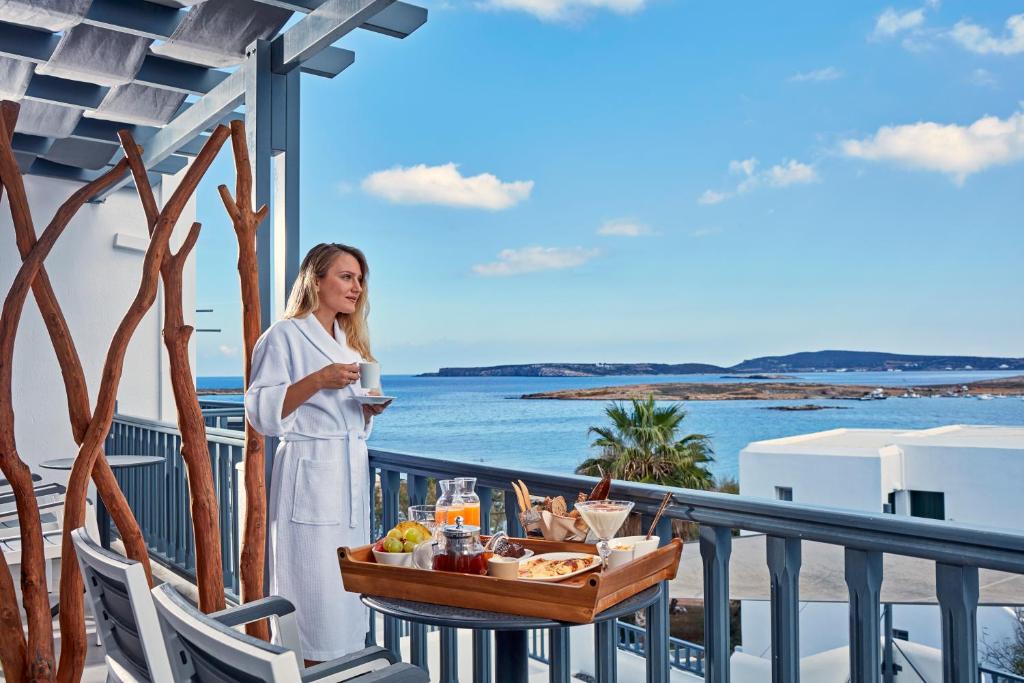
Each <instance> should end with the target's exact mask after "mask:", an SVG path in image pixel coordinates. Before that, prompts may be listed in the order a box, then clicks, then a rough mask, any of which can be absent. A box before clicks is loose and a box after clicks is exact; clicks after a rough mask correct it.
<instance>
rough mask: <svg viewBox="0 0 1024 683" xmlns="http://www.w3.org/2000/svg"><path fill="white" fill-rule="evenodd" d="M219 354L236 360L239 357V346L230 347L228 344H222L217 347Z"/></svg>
mask: <svg viewBox="0 0 1024 683" xmlns="http://www.w3.org/2000/svg"><path fill="white" fill-rule="evenodd" d="M217 353H219V354H220V355H222V356H226V357H227V358H234V357H236V356H237V355H238V347H237V346H228V345H227V344H221V345H220V346H218V347H217Z"/></svg>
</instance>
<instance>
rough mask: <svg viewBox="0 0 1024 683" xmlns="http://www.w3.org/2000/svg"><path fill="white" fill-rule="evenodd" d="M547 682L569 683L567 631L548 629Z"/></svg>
mask: <svg viewBox="0 0 1024 683" xmlns="http://www.w3.org/2000/svg"><path fill="white" fill-rule="evenodd" d="M548 641H549V645H548V662H549V663H548V681H549V683H569V677H570V675H571V673H572V672H571V671H570V669H571V661H570V659H571V654H570V650H569V629H568V628H552V629H548Z"/></svg>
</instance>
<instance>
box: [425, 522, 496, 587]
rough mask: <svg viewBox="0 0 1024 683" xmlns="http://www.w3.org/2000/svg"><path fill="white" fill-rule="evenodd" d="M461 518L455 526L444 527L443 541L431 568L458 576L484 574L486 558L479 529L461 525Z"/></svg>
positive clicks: (485, 571)
mask: <svg viewBox="0 0 1024 683" xmlns="http://www.w3.org/2000/svg"><path fill="white" fill-rule="evenodd" d="M462 522H463V519H462V517H461V516H459V517H456V518H455V524H449V525H447V526H445V527H444V529H443V530H442V533H443V534H444V541H443V543H442V545H441V547H440V548H438V550H437V552H436V554H435V555H434V561H433V568H434V569H436V570H438V571H443V572H458V573H460V574H486V573H487V557H486V553H485V552H484V546H483V544H482V543H481V542H480V527H478V526H473V525H467V524H463V523H462Z"/></svg>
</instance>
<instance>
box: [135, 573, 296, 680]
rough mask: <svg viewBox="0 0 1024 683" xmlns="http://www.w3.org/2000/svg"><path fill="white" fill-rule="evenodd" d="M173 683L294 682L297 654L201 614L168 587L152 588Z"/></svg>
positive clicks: (165, 585)
mask: <svg viewBox="0 0 1024 683" xmlns="http://www.w3.org/2000/svg"><path fill="white" fill-rule="evenodd" d="M153 602H154V603H155V604H156V611H157V615H158V616H159V618H160V627H161V629H162V630H163V634H164V643H165V644H166V646H167V652H168V654H169V655H170V659H171V668H172V670H173V680H175V681H189V682H190V683H299V682H300V681H301V680H302V674H301V673H300V669H299V659H298V655H296V654H295V652H294V651H293V650H288V649H285V648H283V647H279V646H277V645H272V644H270V643H267V642H264V641H262V640H259V639H257V638H252V637H250V636H247V635H246V634H244V633H242V632H240V631H236V630H235V629H233V628H231V627H228V626H225V625H224V624H221V623H220V622H218V621H217V620H215V619H213V618H211V617H210V616H209V615H206V614H203V613H202V612H200V611H199V610H198V609H197V608H196V607H195V606H194V605H192V603H190V602H189V601H188V600H186V599H185V598H184V597H183V596H182V595H181V593H179V592H178V591H176V590H175V589H174V588H173V587H172V586H170V585H168V584H166V583H165V584H163V585H162V586H157V587H156V588H154V589H153Z"/></svg>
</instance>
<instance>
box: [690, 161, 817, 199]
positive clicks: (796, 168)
mask: <svg viewBox="0 0 1024 683" xmlns="http://www.w3.org/2000/svg"><path fill="white" fill-rule="evenodd" d="M757 166H758V161H757V159H756V158H754V157H750V158H749V159H742V160H739V161H730V162H729V172H730V173H732V174H733V175H739V176H742V177H743V180H741V181H740V183H739V184H738V185H736V189H735V190H734V191H732V192H719V191H717V190H705V191H704V194H702V195H701V196H700V197H698V198H697V203H698V204H718V203H720V202H724V201H725V200H726V199H729V198H730V197H733V196H735V195H738V194H743V193H745V192H750V191H751V190H753V189H755V188H757V187H759V186H762V185H766V186H768V187H788V186H790V185H801V184H806V183H814V182H817V181H818V180H820V178H819V176H818V172H817V170H816V169H815V168H814V166H813V165H811V164H805V163H803V162H800V161H797V160H796V159H785V160H783V162H782V163H781V164H776V165H774V166H772V167H771V168H768V169H766V170H764V171H760V172H759V171H758V170H757Z"/></svg>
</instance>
